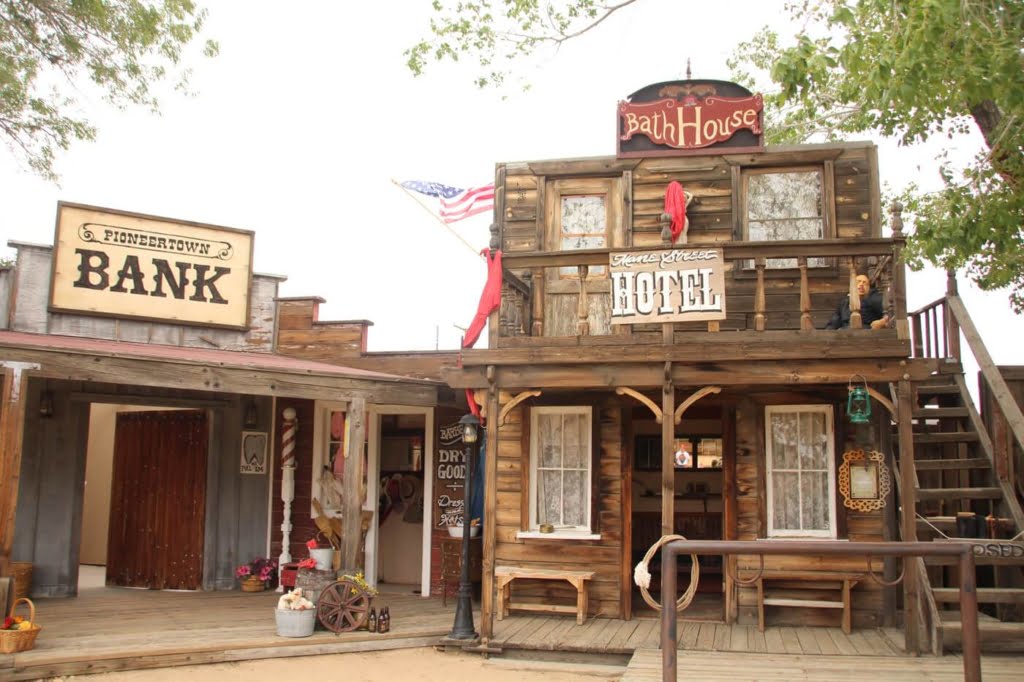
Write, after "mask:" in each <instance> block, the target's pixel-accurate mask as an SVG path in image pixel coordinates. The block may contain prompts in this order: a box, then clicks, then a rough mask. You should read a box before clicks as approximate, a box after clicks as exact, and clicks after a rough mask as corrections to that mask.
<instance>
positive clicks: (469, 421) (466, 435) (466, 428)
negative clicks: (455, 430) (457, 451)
mask: <svg viewBox="0 0 1024 682" xmlns="http://www.w3.org/2000/svg"><path fill="white" fill-rule="evenodd" d="M459 424H461V425H462V442H463V443H466V444H467V445H469V444H472V443H475V442H476V431H477V427H478V426H480V420H479V419H477V417H476V415H473V414H467V415H465V416H464V417H463V418H462V419H460V420H459Z"/></svg>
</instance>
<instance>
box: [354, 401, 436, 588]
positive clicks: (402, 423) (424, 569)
mask: <svg viewBox="0 0 1024 682" xmlns="http://www.w3.org/2000/svg"><path fill="white" fill-rule="evenodd" d="M433 422H434V418H433V410H432V409H430V408H417V407H406V406H397V405H390V406H376V407H375V408H374V410H373V413H372V418H371V422H370V437H369V449H370V452H371V453H373V454H372V455H371V458H370V464H369V470H370V471H369V474H370V480H371V481H372V482H373V485H372V487H371V493H372V494H373V496H374V497H373V499H376V501H377V504H376V507H375V510H374V515H375V520H374V522H373V524H372V525H371V532H370V536H369V537H368V538H367V561H366V572H367V578H368V579H369V580H370V582H371V584H375V585H377V587H378V588H379V589H382V590H389V591H390V590H398V591H402V592H405V593H409V592H412V593H416V594H423V595H429V594H430V561H429V557H430V533H429V529H430V527H431V524H430V519H429V518H428V516H429V514H430V505H428V504H426V500H428V499H429V496H430V494H431V488H432V479H431V477H430V476H426V475H425V472H427V471H430V467H431V461H430V460H431V459H432V458H431V457H430V453H431V452H432V450H433V437H432V436H433V429H434V424H433Z"/></svg>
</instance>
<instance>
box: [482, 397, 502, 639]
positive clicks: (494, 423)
mask: <svg viewBox="0 0 1024 682" xmlns="http://www.w3.org/2000/svg"><path fill="white" fill-rule="evenodd" d="M500 413H501V409H500V408H499V406H498V390H497V386H495V385H494V384H491V388H490V391H489V392H488V394H487V414H488V419H487V453H486V458H487V459H485V460H484V470H483V471H478V472H477V476H481V475H482V476H483V477H484V527H483V534H484V537H483V543H484V546H483V567H482V571H481V573H482V576H481V585H480V638H481V640H482V641H483V643H484V645H485V646H486V644H487V642H488V641H489V640H490V638H491V636H492V635H493V634H494V548H495V533H496V532H497V528H498V520H497V518H496V515H497V513H498V509H497V500H496V497H497V490H498V427H499V426H500V421H501V420H500V418H499V416H498V415H499V414H500Z"/></svg>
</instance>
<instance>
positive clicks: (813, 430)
mask: <svg viewBox="0 0 1024 682" xmlns="http://www.w3.org/2000/svg"><path fill="white" fill-rule="evenodd" d="M765 444H766V447H767V452H766V460H767V486H766V487H767V489H768V537H792V536H805V537H825V538H834V537H836V524H835V517H836V504H835V453H834V451H833V447H834V446H833V437H832V407H831V406H830V405H784V406H773V407H767V408H765Z"/></svg>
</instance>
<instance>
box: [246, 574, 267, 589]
mask: <svg viewBox="0 0 1024 682" xmlns="http://www.w3.org/2000/svg"><path fill="white" fill-rule="evenodd" d="M266 587H267V585H266V583H264V582H263V581H262V580H260V579H259V578H257V577H256V576H254V575H250V576H249V577H248V578H246V579H245V580H243V581H242V592H262V591H263V590H264V589H266Z"/></svg>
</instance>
